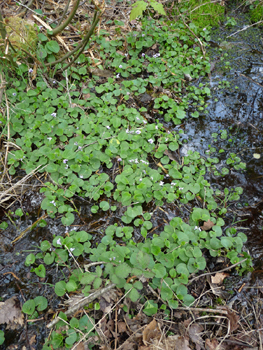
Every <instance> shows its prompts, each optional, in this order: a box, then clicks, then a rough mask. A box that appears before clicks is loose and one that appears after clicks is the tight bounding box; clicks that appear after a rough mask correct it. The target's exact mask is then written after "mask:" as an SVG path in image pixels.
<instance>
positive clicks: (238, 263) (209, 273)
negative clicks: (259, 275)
mask: <svg viewBox="0 0 263 350" xmlns="http://www.w3.org/2000/svg"><path fill="white" fill-rule="evenodd" d="M246 260H247V258H246V259H243V260H241V261H239V262H237V263H236V264H234V265H231V266H229V267H226V268H224V269H223V270H219V271H214V272H207V273H203V274H202V275H199V276H196V277H194V278H192V279H191V280H190V281H189V282H188V283H192V282H193V281H194V280H196V279H198V278H200V277H203V276H209V275H214V274H215V273H219V272H224V271H227V270H231V269H232V268H233V267H236V266H237V265H240V264H242V263H243V262H244V261H246Z"/></svg>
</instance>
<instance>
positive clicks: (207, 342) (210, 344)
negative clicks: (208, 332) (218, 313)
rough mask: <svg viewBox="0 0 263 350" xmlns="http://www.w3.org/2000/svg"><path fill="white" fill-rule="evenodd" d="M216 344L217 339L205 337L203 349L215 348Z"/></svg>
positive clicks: (214, 349)
mask: <svg viewBox="0 0 263 350" xmlns="http://www.w3.org/2000/svg"><path fill="white" fill-rule="evenodd" d="M217 346H218V341H217V340H216V339H215V338H214V339H211V340H210V339H208V338H207V339H206V340H205V349H206V350H216V347H217Z"/></svg>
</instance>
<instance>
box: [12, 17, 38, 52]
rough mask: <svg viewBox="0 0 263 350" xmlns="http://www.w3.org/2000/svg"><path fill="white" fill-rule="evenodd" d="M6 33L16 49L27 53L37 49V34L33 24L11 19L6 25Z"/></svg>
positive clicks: (16, 18) (19, 19)
mask: <svg viewBox="0 0 263 350" xmlns="http://www.w3.org/2000/svg"><path fill="white" fill-rule="evenodd" d="M6 31H7V33H8V35H9V39H10V41H11V43H12V44H13V45H14V46H15V47H18V48H23V49H24V50H27V51H31V50H32V49H33V50H34V49H35V48H36V42H37V32H36V29H35V27H34V24H33V23H31V22H29V21H26V20H24V19H21V18H19V17H10V18H9V21H8V24H7V25H6Z"/></svg>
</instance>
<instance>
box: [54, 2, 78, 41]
mask: <svg viewBox="0 0 263 350" xmlns="http://www.w3.org/2000/svg"><path fill="white" fill-rule="evenodd" d="M79 2H80V0H76V1H75V3H74V5H73V8H72V10H71V12H70V14H69V16H68V18H67V19H66V20H65V21H64V22H63V23H61V24H60V25H58V26H57V27H56V28H55V29H53V30H52V34H48V35H49V36H55V35H57V34H58V33H60V32H62V30H63V29H64V28H66V26H67V25H68V24H69V23H70V22H71V20H72V18H73V17H74V15H75V13H76V11H77V9H78V6H79ZM67 5H68V4H67ZM67 5H66V7H67ZM64 14H65V11H64V13H63V15H62V18H63V17H64Z"/></svg>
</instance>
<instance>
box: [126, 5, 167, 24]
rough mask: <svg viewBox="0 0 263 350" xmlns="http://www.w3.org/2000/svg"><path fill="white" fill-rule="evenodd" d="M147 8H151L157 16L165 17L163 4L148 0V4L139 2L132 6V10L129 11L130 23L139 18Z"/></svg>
mask: <svg viewBox="0 0 263 350" xmlns="http://www.w3.org/2000/svg"><path fill="white" fill-rule="evenodd" d="M149 6H151V7H152V8H153V9H154V10H155V11H156V12H157V13H158V14H160V15H166V13H165V10H164V8H163V4H161V3H160V2H158V1H156V0H149V1H148V2H145V1H143V0H139V1H136V2H135V3H134V4H133V5H132V7H133V9H132V10H131V14H130V20H131V21H132V20H134V19H136V18H138V17H139V16H141V15H142V14H143V12H144V11H145V10H146V9H147V8H149Z"/></svg>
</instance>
